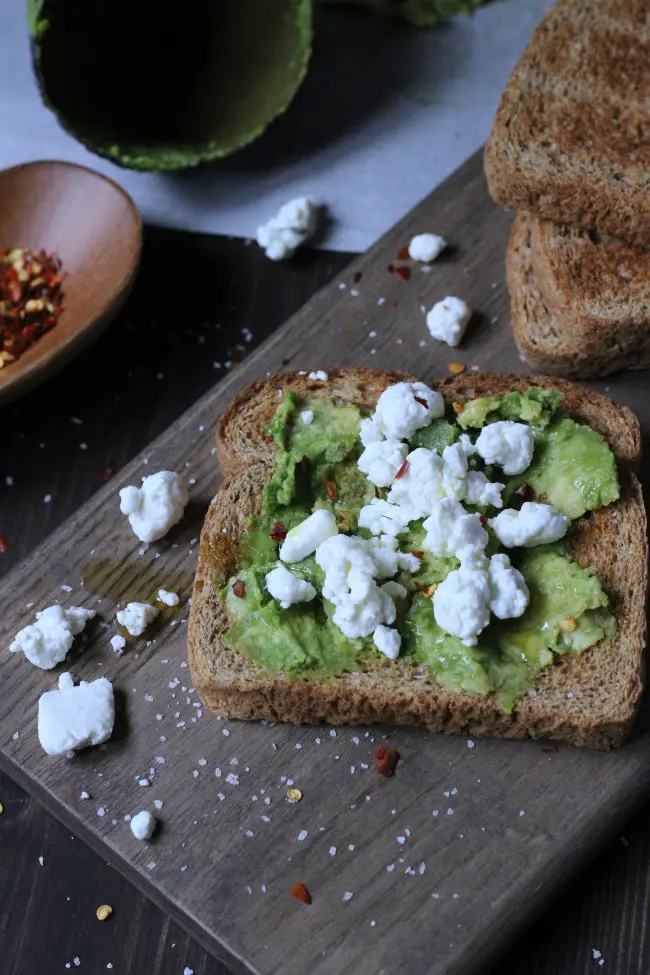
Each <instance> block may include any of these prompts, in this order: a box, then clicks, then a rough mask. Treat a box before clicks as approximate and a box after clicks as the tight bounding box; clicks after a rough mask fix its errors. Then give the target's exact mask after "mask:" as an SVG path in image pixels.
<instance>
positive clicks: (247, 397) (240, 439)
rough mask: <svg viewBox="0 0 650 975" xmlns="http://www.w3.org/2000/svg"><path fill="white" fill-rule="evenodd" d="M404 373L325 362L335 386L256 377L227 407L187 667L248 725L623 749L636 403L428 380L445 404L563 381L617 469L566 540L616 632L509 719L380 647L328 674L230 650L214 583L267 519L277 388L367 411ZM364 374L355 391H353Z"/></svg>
mask: <svg viewBox="0 0 650 975" xmlns="http://www.w3.org/2000/svg"><path fill="white" fill-rule="evenodd" d="M397 378H403V377H402V376H401V375H399V376H398V375H397V374H394V373H380V372H377V371H376V370H331V371H330V378H329V379H328V381H327V383H322V382H320V383H317V384H315V385H313V386H312V385H311V381H307V380H305V378H304V377H302V376H299V375H298V374H296V373H283V374H280V375H278V376H275V377H272V378H271V379H269V380H266V381H264V382H262V383H259V382H258V383H253V384H251V386H249V387H247V389H245V390H243V391H242V393H240V394H239V396H238V397H236V399H235V400H234V401H233V403H232V405H231V407H230V408H229V410H228V411H227V412H226V413H225V414H224V416H223V418H222V419H221V421H220V423H219V427H218V434H217V437H218V447H219V455H220V457H221V458H225V465H224V467H225V470H226V471H228V474H227V476H226V479H225V481H224V483H223V484H222V486H221V488H220V490H219V492H218V493H217V495H216V497H215V498H214V500H213V501H212V504H211V505H210V508H209V511H208V514H207V516H206V519H205V523H204V526H203V531H202V534H201V546H200V555H199V560H198V566H197V573H196V578H195V583H194V591H193V594H192V608H191V613H190V618H189V626H188V654H189V664H190V669H191V673H192V681H193V684H194V686H195V687H196V689H197V692H198V693H199V696H200V697H201V700H202V701H203V703H204V704H205V706H206V707H208V708H209V709H210V710H213V711H215V712H217V713H219V714H221V715H222V716H224V717H229V718H240V719H244V720H255V719H261V718H264V719H266V720H270V721H290V722H293V723H296V724H303V723H317V722H322V721H327V722H329V723H331V724H334V725H339V724H367V723H373V722H389V723H393V724H409V725H418V726H422V727H426V728H428V729H429V730H431V731H444V732H448V733H458V734H469V735H476V736H485V737H496V738H557V739H563V740H565V741H568V742H570V743H571V744H574V745H579V746H588V747H593V748H612V747H616V746H618V745H620V744H622V743H623V741H624V740H625V738H626V737H627V736H628V734H629V732H630V729H631V727H632V723H633V719H634V715H635V713H636V709H637V705H638V701H639V698H640V695H641V690H642V685H643V647H644V640H645V609H644V606H645V592H646V562H647V545H646V534H645V531H646V521H645V510H644V506H643V499H642V495H641V489H640V486H639V483H638V481H637V479H636V477H635V476H634V474H633V473H632V472H631V471H630V469H629V468H630V466H631V465H632V464H633V463H634V462H635V461H636V460H637V459H638V455H639V451H640V442H641V441H640V432H639V426H638V423H637V421H636V418H635V417H634V415H633V414H632V413H630V411H629V410H626V409H625V408H623V407H619V406H616V405H615V404H614V403H612V402H611V401H610V400H608V399H607V398H606V397H604V396H601V395H600V394H598V393H595V392H592V391H590V390H586V389H581V388H580V387H578V386H575V385H573V384H571V383H566V382H564V381H562V380H559V381H555V380H550V379H548V378H545V377H522V376H515V375H508V374H494V375H490V374H481V373H475V374H471V375H469V376H467V375H465V376H460V377H450V378H448V379H445V380H443V381H442V382H440V383H438V384H432V385H434V386H435V387H436V388H438V389H439V390H440V392H441V393H442V394H443V395H444V396H445V397H446V398H447V399H448V400H449V401H460V402H464V401H466V400H467V399H471V398H474V397H476V396H482V395H492V394H496V395H498V394H500V393H504V392H509V391H510V390H512V389H516V388H527V387H530V386H531V385H536V386H542V387H543V388H552V387H554V388H559V389H561V390H562V391H563V392H564V394H565V408H566V410H567V412H569V413H570V414H571V415H573V416H574V417H575V418H576V419H578V420H582V421H583V422H587V423H589V424H590V425H591V426H593V427H594V428H595V429H597V430H598V431H599V432H601V433H602V434H603V435H604V436H605V437H606V439H607V440H608V442H609V444H610V446H611V448H612V450H613V452H614V454H615V455H616V457H617V461H618V464H619V468H620V476H621V488H622V491H621V498H620V499H619V501H618V502H616V503H615V504H613V505H610V506H609V507H608V508H605V509H601V510H600V511H597V512H594V513H593V514H592V515H591V517H590V518H585V519H582V520H581V521H580V522H579V523H578V527H577V530H576V532H575V534H574V535H573V536H572V538H571V542H570V545H571V549H572V553H573V556H574V558H575V559H576V560H577V561H578V562H579V563H580V564H581V565H593V566H594V568H595V570H596V572H597V573H598V575H599V576H600V578H601V580H602V582H603V585H604V586H605V588H606V590H607V591H608V593H609V594H610V596H611V598H612V602H613V605H614V609H615V613H616V616H617V620H618V629H617V633H616V635H615V637H614V638H612V639H609V640H602V641H601V642H600V643H599V644H597V645H596V646H595V647H592V648H590V649H589V650H587V651H585V652H584V653H582V654H579V655H577V656H575V657H570V658H568V657H564V658H562V659H561V660H559V661H557V662H556V663H555V664H554V665H553V666H550V667H548V668H546V669H545V670H544V671H542V672H541V673H540V675H539V679H538V684H537V689H536V693H535V694H533V695H528V694H527V695H524V696H523V697H522V698H521V699H520V700H519V701H518V702H517V704H516V706H515V709H514V711H513V712H512V714H507V713H505V712H504V711H503V710H502V709H501V708H500V707H499V704H498V701H497V700H496V697H495V695H487V696H481V695H471V694H467V693H451V692H449V691H447V690H445V689H444V688H443V687H442V685H440V684H439V683H437V682H436V681H435V680H432V679H431V678H430V676H429V674H428V672H427V670H426V668H425V667H421V666H418V665H415V664H410V663H407V662H406V661H403V660H399V659H398V660H397V661H389V660H387V659H386V658H383V657H381V658H380V655H378V659H377V660H376V661H373V662H371V663H370V664H368V665H367V666H364V667H363V668H360V669H359V671H356V672H354V673H347V674H341V675H336V676H333V677H331V678H329V679H328V680H326V681H323V680H317V679H310V678H309V677H308V676H307V677H304V676H303V677H301V678H300V679H297V680H291V679H288V678H287V677H286V676H285V675H283V674H271V675H270V674H268V673H265V672H264V671H262V670H261V668H259V667H257V666H256V665H254V664H253V663H252V662H251V661H250V660H249V659H248V658H246V657H245V656H243V655H240V654H237V653H236V652H234V651H231V650H228V649H227V648H225V646H224V643H223V637H224V635H225V633H226V631H227V630H228V628H229V626H230V622H229V619H228V616H227V613H226V611H225V607H224V605H223V602H222V601H221V599H220V598H219V595H218V590H219V588H220V587H221V586H223V585H224V584H225V582H226V581H227V579H228V578H229V577H230V576H231V575H232V574H233V572H234V571H235V569H236V564H237V557H238V556H237V552H238V547H237V540H238V537H239V536H240V535H241V533H242V532H243V531H244V530H245V526H246V522H247V519H248V517H249V516H251V515H255V514H257V513H259V510H260V507H261V492H262V488H263V486H264V484H265V483H266V482H267V481H268V479H269V477H270V475H271V472H272V469H273V455H274V451H275V448H274V445H273V443H272V441H271V440H270V438H269V437H268V435H267V434H266V432H265V430H264V427H265V425H266V423H267V422H268V419H269V411H271V415H272V412H273V411H274V410H275V406H276V405H277V400H278V395H277V389H278V388H282V389H283V390H284V389H295V390H296V392H297V393H298V394H299V395H304V394H305V392H308V393H309V395H310V396H330V395H334V396H335V398H337V399H341V398H342V399H344V400H346V401H349V402H352V401H357V402H359V401H360V402H362V403H363V404H364V405H367V406H373V405H374V402H375V401H376V397H377V395H379V393H380V392H381V391H382V389H383V388H385V387H386V386H388V385H391V384H392V383H393V382H395V381H396V379H397ZM357 381H360V382H361V387H356V386H355V384H356V383H357ZM308 383H309V384H310V385H308ZM271 407H273V409H272V410H271ZM253 428H254V429H253ZM235 433H236V436H235Z"/></svg>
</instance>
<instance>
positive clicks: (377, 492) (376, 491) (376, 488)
mask: <svg viewBox="0 0 650 975" xmlns="http://www.w3.org/2000/svg"><path fill="white" fill-rule="evenodd" d="M375 497H376V498H378V497H379V488H378V487H377V485H376V484H375Z"/></svg>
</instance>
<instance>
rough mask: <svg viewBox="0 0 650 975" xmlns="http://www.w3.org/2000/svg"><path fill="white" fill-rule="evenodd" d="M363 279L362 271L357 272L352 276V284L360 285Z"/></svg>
mask: <svg viewBox="0 0 650 975" xmlns="http://www.w3.org/2000/svg"><path fill="white" fill-rule="evenodd" d="M362 277H363V272H362V271H355V272H354V274H353V275H352V283H353V284H358V283H359V281H360V280H361V278H362Z"/></svg>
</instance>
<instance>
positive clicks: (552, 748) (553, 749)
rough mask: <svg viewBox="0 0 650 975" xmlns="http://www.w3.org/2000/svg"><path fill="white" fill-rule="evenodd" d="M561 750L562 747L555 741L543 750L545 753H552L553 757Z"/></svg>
mask: <svg viewBox="0 0 650 975" xmlns="http://www.w3.org/2000/svg"><path fill="white" fill-rule="evenodd" d="M559 750H560V746H559V745H556V743H555V742H554V741H552V742H551V744H550V745H547V747H546V748H542V751H543V752H550V753H551V755H557V753H558V752H559Z"/></svg>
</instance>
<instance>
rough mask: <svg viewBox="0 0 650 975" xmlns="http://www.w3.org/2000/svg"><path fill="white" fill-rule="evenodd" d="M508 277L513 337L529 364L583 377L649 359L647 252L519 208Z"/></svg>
mask: <svg viewBox="0 0 650 975" xmlns="http://www.w3.org/2000/svg"><path fill="white" fill-rule="evenodd" d="M621 274H623V275H624V277H622V276H621ZM506 277H507V283H508V291H509V293H510V303H511V316H512V330H513V335H514V339H515V342H516V344H517V348H518V349H519V351H520V352H521V353H522V355H523V356H524V357H525V359H526V361H527V362H528V363H529V364H530V365H531V366H532V367H533V368H534V369H539V370H540V371H541V372H546V373H549V374H550V375H555V376H569V377H572V378H577V379H588V378H595V377H598V376H607V375H609V374H610V373H613V372H617V371H619V370H621V369H645V368H648V367H649V366H650V293H648V296H647V300H646V295H645V294H644V292H645V291H646V289H647V282H648V281H649V280H650V252H648V251H643V252H639V251H638V250H636V249H634V248H632V247H631V246H630V245H627V244H624V243H622V242H621V241H612V240H608V239H606V240H600V239H597V240H595V241H594V240H592V239H591V237H590V236H589V235H588V234H587V233H586V232H584V231H580V230H577V229H575V228H569V227H565V226H564V225H560V224H554V223H552V222H551V221H548V220H543V219H541V218H539V217H537V216H534V215H533V214H527V213H520V214H518V215H517V217H516V219H515V222H514V225H513V228H512V233H511V235H510V242H509V244H508V253H507V257H506ZM606 280H609V281H610V282H611V283H610V284H609V285H608V284H607V283H606ZM599 285H600V291H601V294H600V296H598V287H599ZM635 286H636V293H635V292H634V291H633V290H632V289H633V288H634V287H635ZM624 289H626V290H627V294H623V293H622V292H623V290H624Z"/></svg>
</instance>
